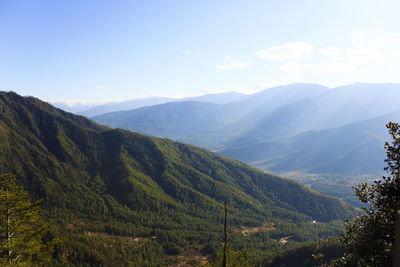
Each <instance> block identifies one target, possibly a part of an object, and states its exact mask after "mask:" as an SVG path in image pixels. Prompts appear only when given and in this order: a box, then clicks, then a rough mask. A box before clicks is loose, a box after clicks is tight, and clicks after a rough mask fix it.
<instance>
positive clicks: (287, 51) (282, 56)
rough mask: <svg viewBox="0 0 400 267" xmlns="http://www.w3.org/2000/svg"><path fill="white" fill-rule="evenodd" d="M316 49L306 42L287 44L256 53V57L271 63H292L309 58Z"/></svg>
mask: <svg viewBox="0 0 400 267" xmlns="http://www.w3.org/2000/svg"><path fill="white" fill-rule="evenodd" d="M313 50H314V48H313V46H312V45H310V44H309V43H306V42H293V43H286V44H283V45H280V46H270V47H268V48H267V49H264V50H260V51H256V52H254V54H255V55H257V56H259V57H261V58H265V59H269V60H271V61H283V62H285V61H290V60H299V59H305V58H307V57H309V56H310V55H311V54H312V52H313Z"/></svg>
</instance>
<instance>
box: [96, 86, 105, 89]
mask: <svg viewBox="0 0 400 267" xmlns="http://www.w3.org/2000/svg"><path fill="white" fill-rule="evenodd" d="M107 88H108V87H107V86H104V85H101V86H96V89H107Z"/></svg>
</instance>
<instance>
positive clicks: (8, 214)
mask: <svg viewBox="0 0 400 267" xmlns="http://www.w3.org/2000/svg"><path fill="white" fill-rule="evenodd" d="M6 220H7V230H6V235H7V246H8V248H7V249H8V263H9V264H11V263H12V259H11V256H12V255H11V254H12V252H11V229H10V210H9V208H8V203H7V204H6Z"/></svg>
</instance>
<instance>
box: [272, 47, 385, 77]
mask: <svg viewBox="0 0 400 267" xmlns="http://www.w3.org/2000/svg"><path fill="white" fill-rule="evenodd" d="M383 48H384V43H383V42H370V43H366V44H365V45H364V46H363V47H357V48H341V47H335V46H328V47H325V48H319V49H318V53H317V54H315V55H314V57H313V58H312V62H310V63H299V62H295V61H290V62H289V61H287V62H283V64H282V65H280V66H278V70H281V71H284V72H288V73H292V74H293V75H295V76H296V77H298V78H299V79H300V77H301V74H302V73H304V72H308V73H312V74H319V75H340V74H354V73H356V72H358V73H363V72H366V71H367V69H366V68H368V66H369V64H371V63H375V62H379V61H383V60H384V59H385V52H384V51H385V49H383Z"/></svg>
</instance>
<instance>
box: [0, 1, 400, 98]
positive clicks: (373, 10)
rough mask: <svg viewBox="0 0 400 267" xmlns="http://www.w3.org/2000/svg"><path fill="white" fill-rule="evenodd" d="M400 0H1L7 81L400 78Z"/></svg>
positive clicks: (158, 89) (196, 83)
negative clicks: (399, 16) (399, 13)
mask: <svg viewBox="0 0 400 267" xmlns="http://www.w3.org/2000/svg"><path fill="white" fill-rule="evenodd" d="M399 10H400V1H384V0H383V1H368V0H363V1H356V0H354V1H352V0H347V1H340V0H336V1H333V0H332V1H329V0H326V1H323V0H314V1H301V0H293V1H267V0H264V1H251V0H247V1H234V0H230V1H215V0H213V1H206V0H203V1H189V0H182V1H173V0H168V1H167V0H164V1H161V0H160V1H151V0H149V1H133V0H132V1H118V0H116V1H101V0H95V1H88V0H86V1H73V0H72V1H66V0H65V1H63V0H60V1H44V0H36V1H29V0H26V1H24V0H18V1H15V0H0V33H1V34H0V90H6V91H8V90H12V91H15V92H17V93H20V94H22V95H33V96H36V97H39V98H42V99H44V100H48V101H55V100H71V101H98V100H102V101H111V100H122V99H129V98H137V97H144V96H153V95H157V96H192V95H199V94H204V93H215V92H223V91H239V92H245V93H249V92H254V91H257V90H261V89H264V88H268V87H272V86H275V85H280V84H287V83H292V82H310V83H320V84H323V85H327V86H332V87H333V86H338V85H343V84H349V83H353V82H400V75H399V73H398V72H399V71H398V70H399V69H400V31H399V29H400V19H399V18H398V12H399Z"/></svg>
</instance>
